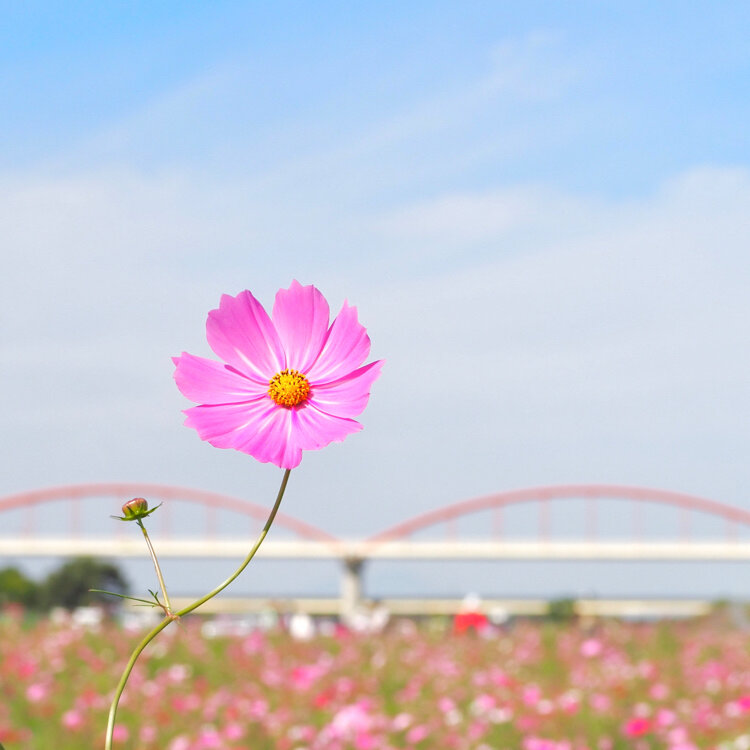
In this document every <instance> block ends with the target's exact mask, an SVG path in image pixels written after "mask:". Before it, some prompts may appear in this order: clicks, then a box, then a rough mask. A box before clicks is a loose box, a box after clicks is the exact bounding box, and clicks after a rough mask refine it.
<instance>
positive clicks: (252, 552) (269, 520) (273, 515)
mask: <svg viewBox="0 0 750 750" xmlns="http://www.w3.org/2000/svg"><path fill="white" fill-rule="evenodd" d="M291 471H292V470H291V469H287V470H286V471H285V472H284V478H283V479H282V480H281V487H279V494H278V495H277V496H276V502H275V503H274V504H273V508H272V509H271V513H270V514H269V516H268V518H267V519H266V523H265V524H264V526H263V529H262V531H261V532H260V534H259V535H258V538H257V540H256V541H255V544H254V545H253V546H252V549H251V550H250V552H248V555H247V557H246V558H245V559H244V560H243V561H242V564H241V565H240V567H239V568H237V570H235V571H234V573H232V575H231V576H229V578H227V580H226V581H224V582H223V583H220V584H219V585H218V586H217V587H216V588H215V589H214V590H213V591H210V592H209V593H208V594H206V595H205V596H202V597H201V598H200V599H196V600H195V601H194V602H193V603H192V604H188V606H187V607H183V608H182V609H181V610H180V611H179V612H177V613H176V615H177V617H182V616H183V615H186V614H188V612H192V611H193V610H194V609H198V607H200V606H201V604H205V603H206V602H207V601H208V600H209V599H212V598H213V597H214V596H216V594H218V593H219V592H220V591H223V590H224V589H225V588H226V587H227V586H229V584H230V583H231V582H232V581H233V580H234V579H235V578H237V576H238V575H239V574H240V573H242V571H243V570H244V569H245V568H246V567H247V566H248V564H249V563H250V560H252V559H253V558H254V557H255V553H256V552H257V551H258V548H259V547H260V545H261V544H263V540H264V539H265V538H266V534H268V530H269V529H270V528H271V524H272V523H273V519H274V518H276V513H277V512H278V510H279V506H280V505H281V498H282V497H284V491H285V490H286V483H287V482H288V481H289V474H290V472H291Z"/></svg>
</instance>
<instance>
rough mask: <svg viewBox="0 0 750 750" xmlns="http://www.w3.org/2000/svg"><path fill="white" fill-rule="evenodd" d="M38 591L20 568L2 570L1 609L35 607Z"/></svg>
mask: <svg viewBox="0 0 750 750" xmlns="http://www.w3.org/2000/svg"><path fill="white" fill-rule="evenodd" d="M38 589H39V587H38V585H37V584H36V583H35V582H34V581H32V580H31V579H30V578H27V577H26V576H25V575H24V574H23V573H21V571H20V570H18V568H3V569H2V570H0V609H2V607H4V606H5V605H6V604H22V605H23V606H24V607H34V606H35V605H36V603H37V600H38V594H39V590H38ZM0 750H2V747H1V746H0Z"/></svg>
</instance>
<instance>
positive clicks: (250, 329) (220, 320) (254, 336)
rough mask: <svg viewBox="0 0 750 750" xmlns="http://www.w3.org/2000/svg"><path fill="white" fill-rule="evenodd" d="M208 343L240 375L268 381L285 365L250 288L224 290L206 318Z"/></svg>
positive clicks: (269, 322)
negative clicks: (232, 291) (235, 292)
mask: <svg viewBox="0 0 750 750" xmlns="http://www.w3.org/2000/svg"><path fill="white" fill-rule="evenodd" d="M206 336H207V338H208V343H209V346H210V347H211V348H212V349H213V350H214V352H216V354H217V355H218V356H219V357H220V358H221V359H223V360H224V361H226V362H228V363H229V364H230V365H232V366H233V367H234V368H236V369H237V370H239V371H240V372H241V373H242V374H243V375H246V376H247V377H249V378H253V379H254V380H257V381H258V382H259V383H266V384H267V383H268V381H269V380H270V379H271V378H272V377H273V376H274V375H275V374H276V373H277V372H279V371H280V370H283V369H284V367H285V364H284V351H283V349H282V346H281V342H280V340H279V337H278V334H277V333H276V329H275V328H274V325H273V323H272V322H271V319H270V318H269V317H268V313H267V312H266V311H265V310H264V309H263V306H262V305H261V304H260V302H258V300H256V299H255V297H253V295H252V294H250V292H248V291H245V292H240V294H238V295H237V296H236V297H230V296H229V295H228V294H225V295H223V296H222V298H221V302H220V303H219V309H218V310H211V312H210V313H209V314H208V320H207V321H206Z"/></svg>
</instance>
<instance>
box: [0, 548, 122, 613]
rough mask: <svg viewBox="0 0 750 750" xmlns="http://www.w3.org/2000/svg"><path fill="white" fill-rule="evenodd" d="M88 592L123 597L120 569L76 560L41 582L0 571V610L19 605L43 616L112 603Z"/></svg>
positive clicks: (9, 570)
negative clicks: (49, 613)
mask: <svg viewBox="0 0 750 750" xmlns="http://www.w3.org/2000/svg"><path fill="white" fill-rule="evenodd" d="M89 589H104V590H106V591H113V592H115V593H118V594H127V593H128V590H129V587H128V583H127V580H126V579H125V577H124V576H123V574H122V573H121V572H120V569H119V568H118V567H117V566H116V565H114V564H113V563H110V562H105V561H103V560H97V559H96V558H92V557H76V558H74V559H72V560H69V561H68V562H66V563H63V564H62V565H61V566H60V567H59V568H57V569H55V570H53V571H52V572H51V573H50V574H49V575H48V576H46V577H45V578H44V579H42V580H41V581H35V580H34V579H32V578H29V577H28V576H26V575H25V574H24V573H23V572H22V571H21V570H19V569H18V568H16V567H7V568H0V609H2V608H3V607H5V606H6V605H8V604H20V605H21V606H23V607H24V608H26V609H30V610H34V611H38V612H45V611H47V610H50V609H52V608H53V607H64V608H65V609H75V608H76V607H80V606H86V605H93V604H108V605H110V606H111V605H112V604H113V603H114V602H115V601H116V599H115V597H112V596H107V595H106V594H100V593H97V592H92V591H90V590H89Z"/></svg>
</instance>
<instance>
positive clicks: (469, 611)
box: [453, 594, 490, 634]
mask: <svg viewBox="0 0 750 750" xmlns="http://www.w3.org/2000/svg"><path fill="white" fill-rule="evenodd" d="M481 608H482V600H481V599H480V598H479V596H478V595H477V594H467V595H466V596H465V597H464V598H463V601H462V602H461V606H460V607H459V610H458V612H457V613H456V615H455V617H454V618H453V632H454V633H456V634H461V633H468V632H470V631H472V630H473V631H474V632H475V633H479V632H481V631H482V630H484V629H485V628H487V627H489V624H490V623H489V620H488V619H487V615H485V614H483V613H482V612H481Z"/></svg>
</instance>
